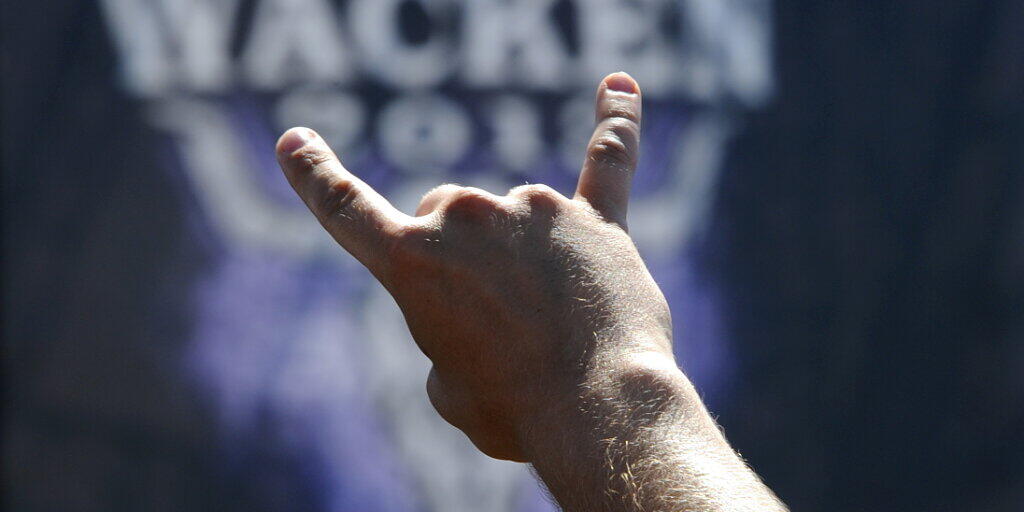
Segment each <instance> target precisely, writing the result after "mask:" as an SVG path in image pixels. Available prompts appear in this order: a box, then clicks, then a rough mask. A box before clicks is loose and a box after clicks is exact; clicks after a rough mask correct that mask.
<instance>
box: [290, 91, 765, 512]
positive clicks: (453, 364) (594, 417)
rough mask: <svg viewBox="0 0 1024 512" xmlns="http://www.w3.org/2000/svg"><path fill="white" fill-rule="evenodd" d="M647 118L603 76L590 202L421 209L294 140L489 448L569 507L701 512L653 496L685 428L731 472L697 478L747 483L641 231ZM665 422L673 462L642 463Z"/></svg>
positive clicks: (317, 193)
mask: <svg viewBox="0 0 1024 512" xmlns="http://www.w3.org/2000/svg"><path fill="white" fill-rule="evenodd" d="M640 111H641V98H640V90H639V87H638V86H637V84H636V82H635V81H634V80H633V79H632V78H630V77H629V76H628V75H626V74H624V73H616V74H612V75H609V76H608V77H606V78H605V79H604V80H603V81H602V82H601V85H600V86H599V88H598V92H597V101H596V118H597V119H596V120H597V126H596V128H595V130H594V134H593V136H592V137H591V139H590V143H589V145H588V147H587V153H586V158H585V161H584V162H583V170H582V173H581V174H580V178H579V183H578V186H577V189H576V193H575V195H574V197H573V198H572V199H569V198H566V197H565V196H562V195H561V194H559V193H558V192H556V191H554V190H552V189H551V188H549V187H547V186H544V185H524V186H520V187H516V188H513V189H512V190H510V191H509V192H508V193H507V194H505V195H503V196H498V195H494V194H491V193H489V192H487V191H484V190H480V189H476V188H470V187H461V186H456V185H442V186H440V187H438V188H435V189H433V190H431V191H430V192H429V193H427V194H426V195H425V196H424V198H423V200H422V201H421V202H420V205H419V207H418V208H417V211H416V212H415V215H414V216H409V215H406V214H404V213H402V212H400V211H398V210H396V209H395V208H394V207H393V206H391V205H390V204H389V203H388V202H387V200H386V199H384V198H383V197H382V196H381V195H380V194H378V193H377V192H375V191H374V190H373V189H371V188H370V187H369V186H367V185H366V184H365V183H364V182H362V181H360V180H359V179H358V178H357V177H355V176H354V175H352V173H350V172H349V171H347V170H346V169H345V168H344V167H343V166H342V164H341V163H340V162H339V161H338V158H337V157H336V156H335V155H334V153H333V152H332V151H331V150H330V148H328V147H327V144H326V143H325V142H324V141H323V140H322V139H321V138H320V137H318V136H317V135H316V134H315V133H314V132H312V131H311V130H309V129H306V128H293V129H291V130H289V131H288V132H286V133H285V134H284V135H282V136H281V139H280V140H279V141H278V144H277V154H278V158H279V161H280V164H281V167H282V169H283V170H284V172H285V175H286V176H287V177H288V181H289V182H290V183H291V185H292V186H293V187H294V188H295V191H296V192H298V194H299V196H300V197H301V198H302V199H303V201H305V203H306V205H307V206H308V207H309V209H310V210H311V211H312V212H313V214H314V215H316V217H317V218H318V219H319V220H320V223H321V224H322V225H323V226H324V228H325V229H326V230H327V231H328V232H330V233H331V235H332V236H333V237H334V238H335V239H336V240H337V241H338V243H339V244H341V245H342V246H343V247H344V248H345V249H346V250H347V251H349V252H350V253H351V254H352V255H353V256H354V257H356V258H357V259H358V260H359V261H360V262H362V263H363V264H364V265H365V266H366V267H367V268H368V269H369V270H370V272H372V273H373V275H374V276H375V277H376V278H377V279H378V280H379V281H380V282H381V283H382V284H383V285H384V286H385V287H386V288H387V289H388V291H389V292H390V293H391V294H392V296H393V297H394V298H395V301H396V302H397V303H398V305H399V307H400V308H401V309H402V312H403V313H404V315H405V319H406V321H407V323H408V325H409V329H410V331H411V332H412V335H413V338H414V339H415V340H416V343H417V344H418V345H419V347H420V349H421V350H422V351H423V352H424V353H425V354H426V355H427V357H429V358H430V360H431V361H432V363H433V368H432V370H431V372H430V375H429V377H428V380H427V392H428V395H429V397H430V400H431V403H433V405H434V407H435V408H436V409H437V411H438V412H439V413H440V414H441V416H442V417H444V418H445V419H446V420H447V421H448V422H449V423H451V424H452V425H454V426H456V427H458V428H459V429H461V430H462V431H463V432H465V433H466V435H467V436H468V437H469V438H470V440H472V442H473V443H474V444H475V445H476V446H477V447H478V448H479V449H480V450H482V451H483V452H484V453H486V454H488V455H491V456H492V457H496V458H501V459H508V460H515V461H524V462H531V463H533V464H534V465H535V467H536V468H537V470H538V473H539V474H540V476H541V477H542V479H544V481H545V483H547V485H548V486H549V488H550V489H551V490H552V492H553V493H554V494H555V496H556V497H557V498H558V499H559V501H560V502H561V503H562V505H563V506H564V507H567V508H579V509H584V508H591V509H598V510H600V509H604V507H612V508H613V509H616V508H615V507H616V504H620V505H622V506H626V505H627V504H630V503H632V504H635V505H636V506H640V505H642V504H643V503H645V502H649V503H650V504H654V505H657V504H659V503H662V502H663V501H664V500H666V499H672V500H676V501H664V503H684V502H682V501H678V500H679V499H680V498H679V497H678V496H676V495H674V494H671V493H667V494H666V493H660V494H659V496H661V495H664V496H661V497H654V498H651V497H648V498H645V497H644V496H643V492H642V491H643V489H642V487H643V486H641V484H642V483H643V481H642V480H643V479H644V478H646V477H647V476H650V475H654V474H655V473H657V474H658V475H662V473H663V472H664V471H665V467H663V464H668V463H673V464H676V463H678V465H679V467H686V461H685V460H682V459H680V460H674V459H676V458H680V457H681V456H680V455H679V453H678V450H676V449H675V448H672V449H671V450H669V448H670V447H674V446H675V443H674V441H672V439H673V438H672V437H671V436H674V435H675V434H676V433H678V435H679V436H680V437H679V441H680V442H682V441H686V442H690V443H700V444H702V445H706V446H711V447H713V449H708V450H706V452H707V453H714V454H718V455H715V460H716V462H715V465H714V467H711V466H707V467H701V468H697V469H695V470H694V471H696V472H698V473H699V472H703V473H702V474H709V472H710V474H717V473H716V472H717V471H719V469H720V468H726V469H729V470H730V471H740V472H746V468H745V467H743V465H742V463H741V462H739V461H738V459H737V458H736V457H735V455H734V454H733V453H732V451H731V450H730V449H729V448H728V445H727V444H726V443H725V442H724V440H723V439H722V438H721V435H720V434H719V432H718V430H717V429H716V428H715V425H714V423H713V422H712V421H711V419H710V417H708V416H707V413H706V412H705V411H704V409H703V406H702V405H701V404H700V400H699V399H698V398H697V396H696V394H695V393H694V392H693V389H692V387H691V386H690V384H689V382H688V381H687V380H686V378H685V377H684V376H683V374H682V373H681V372H680V371H679V370H678V368H677V367H676V364H675V361H674V359H673V355H672V341H671V340H672V326H671V318H670V314H669V309H668V305H667V304H666V302H665V299H664V297H663V296H662V294H661V291H660V290H659V289H658V287H657V285H656V284H655V283H654V281H653V279H652V278H651V276H650V274H649V273H648V272H647V269H646V267H645V266H644V264H643V262H642V260H641V259H640V256H639V255H638V253H637V251H636V248H635V247H634V245H633V243H632V241H631V240H630V238H629V236H628V234H627V232H626V229H627V224H626V212H627V209H628V204H629V189H630V182H631V180H632V176H633V172H634V170H635V168H636V162H637V158H638V150H639V140H640V139H639V138H640ZM631 422H634V423H636V424H631ZM659 422H664V424H665V427H664V428H663V429H662V430H663V431H664V432H667V433H668V436H669V437H667V438H666V437H665V436H659V437H658V439H659V442H662V443H665V449H666V450H668V451H666V452H665V453H661V454H658V453H657V452H656V451H654V452H648V451H639V452H638V451H637V450H638V449H640V448H643V447H644V446H645V443H647V440H649V439H653V437H651V435H650V433H651V431H652V429H654V430H656V427H657V425H659V424H660V423H659ZM681 427H685V430H681V429H680V428H681ZM666 439H669V441H666ZM424 442H430V441H429V440H427V439H425V440H424ZM630 442H632V443H633V444H632V446H631V445H630ZM623 443H624V445H623ZM644 453H647V454H648V455H657V456H658V457H659V458H658V461H659V462H658V463H657V464H654V463H650V461H644V460H642V456H643V454H644ZM633 459H637V460H633ZM631 460H632V462H631ZM695 460H697V459H695ZM699 460H705V459H703V458H700V459H699ZM623 464H624V466H623ZM630 464H633V466H632V467H633V468H635V471H634V470H633V469H630V468H631V466H630ZM666 467H667V466H666ZM623 471H624V472H623ZM677 471H678V472H679V475H680V476H679V478H680V479H683V478H686V476H685V475H684V474H683V472H682V470H681V469H677ZM691 473H693V471H691ZM624 475H628V476H624ZM659 478H660V476H659ZM736 482H739V483H738V484H737V485H740V484H744V482H745V484H744V485H746V486H747V487H750V486H754V484H752V483H751V482H754V483H756V478H755V479H753V480H751V477H750V476H747V477H746V479H744V478H739V479H737V480H736ZM678 484H679V485H681V486H686V485H690V486H695V485H697V484H695V483H688V482H682V481H680V482H678ZM756 485H757V486H759V485H760V484H756ZM748 492H749V489H748ZM666 496H668V497H666ZM645 500H646V501H645ZM652 500H653V501H652ZM659 500H661V501H659ZM686 503H691V504H701V503H705V501H693V502H686ZM630 506H632V505H630ZM649 508H650V507H649ZM617 509H621V510H632V508H617Z"/></svg>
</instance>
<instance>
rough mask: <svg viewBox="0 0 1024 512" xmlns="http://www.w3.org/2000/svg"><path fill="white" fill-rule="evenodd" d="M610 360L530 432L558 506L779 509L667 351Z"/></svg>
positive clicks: (539, 468) (536, 461) (535, 458)
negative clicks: (571, 399) (571, 402)
mask: <svg viewBox="0 0 1024 512" xmlns="http://www.w3.org/2000/svg"><path fill="white" fill-rule="evenodd" d="M611 366H614V368H602V369H601V371H597V372H593V373H594V376H593V377H591V378H590V379H589V382H587V383H586V384H585V385H583V386H581V390H580V391H581V392H580V393H579V397H578V400H577V402H576V403H575V404H574V405H573V406H572V407H567V408H566V409H565V410H563V411H559V412H558V414H556V415H552V417H551V418H549V419H548V420H546V422H544V421H542V422H539V428H538V429H537V430H535V431H534V432H533V434H532V439H530V440H529V443H530V444H531V445H532V446H531V447H530V451H531V452H532V453H531V457H530V458H531V461H532V463H533V466H534V468H535V470H536V472H537V474H538V476H539V477H540V478H541V479H542V480H543V481H544V483H545V484H546V485H547V487H548V489H549V490H550V492H551V494H552V495H553V496H554V498H555V499H556V500H557V501H558V503H559V504H560V505H561V506H562V508H563V509H564V510H566V511H567V512H575V511H648V512H651V511H670V510H671V511H677V510H701V511H746V510H758V511H771V510H785V507H784V506H783V505H782V504H781V503H780V502H779V501H778V500H777V499H776V498H775V496H774V495H773V494H772V493H771V491H770V490H768V489H767V488H766V487H765V486H764V485H763V484H762V483H761V482H760V480H759V479H758V478H757V475H755V474H754V473H753V471H751V470H750V469H749V468H748V467H747V466H746V465H745V464H744V463H743V461H742V460H741V459H740V458H739V456H737V455H736V453H735V452H734V451H733V450H732V449H731V448H730V447H729V445H728V443H727V442H726V440H725V439H724V437H723V436H722V434H721V432H720V431H719V430H718V427H717V426H716V425H715V423H714V420H712V418H711V417H710V415H709V414H708V412H707V410H706V409H705V408H704V405H703V404H702V403H701V400H700V398H699V396H698V395H697V393H696V391H695V390H694V388H693V386H692V385H691V384H690V382H689V381H688V380H687V378H686V377H685V376H684V375H683V374H682V372H680V371H679V370H678V369H677V368H676V367H675V364H674V362H673V361H672V360H671V358H668V357H665V356H662V355H661V354H655V353H647V354H643V355H634V356H630V357H629V358H628V360H626V361H621V360H620V361H617V362H616V363H614V364H613V365H611Z"/></svg>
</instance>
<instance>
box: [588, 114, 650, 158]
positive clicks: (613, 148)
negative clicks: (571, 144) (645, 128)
mask: <svg viewBox="0 0 1024 512" xmlns="http://www.w3.org/2000/svg"><path fill="white" fill-rule="evenodd" d="M602 124H603V126H602V127H601V130H600V131H599V132H598V134H597V135H596V136H595V137H594V139H593V140H592V141H591V143H590V150H589V156H590V158H592V159H594V160H595V161H597V162H599V163H605V164H611V165H614V166H620V167H632V166H633V165H634V164H635V163H636V153H637V151H636V149H637V145H638V142H639V139H640V137H639V133H638V130H637V125H636V123H634V122H632V121H629V120H627V119H622V118H614V119H607V120H605V121H604V122H603V123H602Z"/></svg>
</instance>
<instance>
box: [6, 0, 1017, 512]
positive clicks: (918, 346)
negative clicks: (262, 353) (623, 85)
mask: <svg viewBox="0 0 1024 512" xmlns="http://www.w3.org/2000/svg"><path fill="white" fill-rule="evenodd" d="M774 10H775V12H774V19H775V48H774V53H775V57H776V63H775V67H776V77H777V81H778V85H777V92H776V97H775V99H774V100H773V101H772V102H771V103H770V104H769V105H768V107H767V108H765V109H764V110H762V111H761V112H759V113H756V114H753V115H752V116H751V117H750V119H749V122H748V123H747V125H746V128H745V129H744V130H743V132H742V133H741V134H740V136H739V138H738V139H736V140H735V142H734V144H733V145H732V147H731V149H730V152H729V158H728V161H727V164H726V170H725V173H724V174H723V178H722V182H721V183H720V185H719V187H718V191H717V194H718V197H717V199H716V202H715V207H714V213H713V215H712V224H711V229H710V230H709V231H708V233H709V234H708V235H707V236H708V245H709V247H710V248H711V250H709V251H708V252H707V255H706V256H705V259H706V261H705V262H704V263H705V265H706V267H707V268H709V269H710V270H711V273H712V276H713V278H714V279H715V280H717V281H718V282H719V283H721V284H722V289H724V290H725V297H724V303H725V307H726V309H727V311H728V313H729V314H728V317H729V318H730V319H732V321H731V323H730V324H729V325H728V326H727V330H728V334H729V336H730V337H731V339H732V340H733V344H734V346H735V347H736V348H735V353H736V356H737V357H738V358H739V364H738V370H737V377H736V379H735V380H734V381H733V383H732V384H731V386H732V389H730V392H729V394H728V396H729V400H727V401H723V402H722V403H716V404H712V406H713V407H712V408H713V410H714V411H715V412H716V414H717V415H718V418H719V421H720V422H721V423H722V425H723V427H724V429H725V431H726V433H727V435H728V436H729V438H730V440H731V441H732V442H733V443H734V445H735V447H736V448H737V449H738V450H740V451H741V452H742V453H743V455H744V456H745V457H746V458H747V459H748V460H749V461H750V462H751V464H752V465H753V466H754V467H755V469H756V470H757V471H758V473H759V474H761V475H762V476H763V477H764V479H765V480H766V481H767V482H768V483H769V485H770V486H771V487H772V488H773V489H775V490H776V492H777V493H778V494H779V495H780V496H781V497H782V498H783V499H784V500H785V501H786V502H787V503H788V504H789V505H790V506H791V507H792V508H793V509H794V510H815V509H819V510H850V511H853V510H865V509H875V510H979V511H980V510H984V511H1016V510H1021V508H1022V507H1024V462H1022V461H1024V457H1022V456H1024V343H1022V342H1024V130H1022V128H1024V123H1022V116H1024V29H1022V27H1024V3H1021V2H1019V1H1017V0H1004V1H995V0H994V1H985V2H934V1H903V2H862V1H829V2H810V1H808V2H798V1H787V0H780V1H777V2H776V3H775V7H774ZM3 11H4V12H3V18H4V22H3V31H2V38H3V53H2V58H3V62H2V65H3V78H2V80H3V85H2V87H3V125H2V130H3V146H2V151H3V169H4V171H3V172H4V178H3V212H4V215H3V217H4V220H3V236H4V257H3V265H4V270H3V281H4V285H3V287H4V295H3V317H4V318H3V329H4V331H3V332H4V380H5V382H4V437H3V441H4V442H3V451H4V454H3V457H4V488H5V492H4V495H5V497H4V500H5V502H6V504H7V506H8V507H9V508H10V509H12V510H112V509H117V510H183V509H192V510H207V509H217V510H261V509H267V510H280V509H282V508H292V509H296V510H299V509H307V508H311V507H312V506H313V505H312V504H311V503H305V502H304V498H303V496H304V495H303V493H301V492H299V493H294V494H288V495H287V496H285V497H281V498H280V499H279V500H278V501H274V500H266V499H265V497H263V496H262V495H258V494H257V493H254V492H253V491H252V489H254V488H258V487H260V486H272V485H277V484H275V482H277V481H280V480H287V481H294V482H297V483H296V484H295V485H296V486H297V487H298V488H299V489H301V488H302V487H303V485H304V484H303V482H304V480H305V478H304V475H303V474H302V473H301V471H297V470H294V468H290V467H289V465H288V462H287V460H288V459H287V458H284V457H282V458H281V459H280V460H277V459H275V458H273V457H271V456H268V459H267V460H253V461H245V463H246V464H251V465H254V466H261V467H264V468H270V469H267V470H263V471H260V472H258V473H257V472H252V473H246V472H244V471H242V472H233V473H231V474H230V475H225V474H222V473H221V472H220V470H219V469H218V468H219V465H218V464H217V457H218V452H217V450H216V449H215V446H216V445H217V443H218V439H217V434H216V432H215V429H214V427H213V424H214V420H213V419H212V418H210V417H209V412H207V411H206V410H205V409H204V408H203V407H201V405H200V403H199V402H198V401H197V400H196V392H195V390H193V389H190V388H189V386H188V385H187V384H183V383H181V381H180V380H178V379H176V378H175V376H174V375H171V374H168V373H167V370H166V368H163V367H159V366H156V367H147V366H146V361H152V360H159V359H160V358H163V357H171V356H172V355H173V354H174V353H175V351H176V350H178V347H179V345H180V343H181V339H182V338H183V337H185V335H186V334H187V332H188V329H189V325H190V324H189V315H190V314H191V312H190V310H189V307H188V304H187V302H186V300H185V298H184V297H185V296H186V293H185V289H186V288H187V287H188V286H189V284H190V282H191V281H190V280H191V279H192V278H193V276H194V275H195V274H196V272H197V271H198V268H199V267H200V266H201V265H202V262H203V260H204V258H205V257H206V254H207V252H208V251H209V250H210V249H209V248H208V247H204V246H203V245H201V244H196V243H194V242H193V241H191V240H190V239H188V236H187V230H186V229H185V222H186V221H185V219H186V218H187V215H188V214H187V213H186V212H182V211H181V210H182V202H181V201H180V200H179V199H176V197H175V194H180V190H178V188H179V187H181V185H180V184H177V183H176V182H175V181H174V180H173V179H172V178H171V177H169V176H168V175H167V174H166V173H164V172H162V171H158V170H156V169H157V167H158V166H157V163H156V162H157V159H158V158H159V156H160V155H159V151H160V149H159V148H158V147H156V146H155V144H154V142H153V141H154V139H155V136H154V134H152V133H149V132H148V131H147V129H146V128H144V125H143V124H142V123H141V122H140V121H139V119H137V117H138V116H139V114H138V113H137V111H135V110H133V109H132V108H131V100H130V99H128V98H125V97H124V96H123V95H122V93H121V92H119V90H118V88H117V87H116V86H115V85H114V84H113V78H112V76H113V71H112V69H111V68H112V66H113V64H112V57H111V52H112V49H111V47H110V42H109V41H107V40H106V36H105V34H104V33H103V32H102V31H97V30H95V29H94V27H95V26H97V25H99V24H101V23H102V22H101V20H100V19H99V14H98V12H97V8H96V6H94V5H92V4H90V3H87V2H35V3H28V4H25V5H23V6H21V7H20V8H19V9H14V8H13V7H12V6H9V5H5V6H4V9H3ZM154 232H155V233H159V234H160V236H151V234H152V233H154ZM254 479H262V480H258V481H253V480H254ZM55 490H59V492H56V491H55ZM282 504H287V506H283V505H282Z"/></svg>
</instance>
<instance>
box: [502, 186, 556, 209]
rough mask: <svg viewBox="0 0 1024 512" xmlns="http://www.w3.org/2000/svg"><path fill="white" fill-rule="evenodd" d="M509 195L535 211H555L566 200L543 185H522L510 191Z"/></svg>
mask: <svg viewBox="0 0 1024 512" xmlns="http://www.w3.org/2000/svg"><path fill="white" fill-rule="evenodd" d="M509 195H510V196H513V197H517V198H519V199H520V200H522V201H523V202H525V203H527V204H529V205H530V207H531V209H534V210H536V209H542V210H554V209H555V208H557V207H558V205H559V204H560V203H561V201H563V200H564V199H565V197H563V196H562V194H559V193H558V191H556V190H555V189H553V188H551V187H549V186H547V185H544V184H541V183H537V184H530V185H520V186H518V187H515V188H513V189H512V190H510V191H509Z"/></svg>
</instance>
